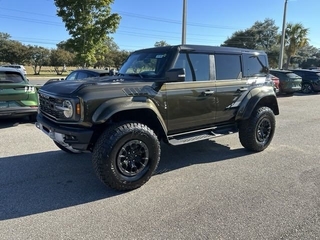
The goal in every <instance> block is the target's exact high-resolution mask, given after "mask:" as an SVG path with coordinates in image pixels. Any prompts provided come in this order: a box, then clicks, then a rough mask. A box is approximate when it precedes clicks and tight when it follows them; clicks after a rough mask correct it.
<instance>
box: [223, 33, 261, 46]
mask: <svg viewBox="0 0 320 240" xmlns="http://www.w3.org/2000/svg"><path fill="white" fill-rule="evenodd" d="M221 46H225V47H238V48H248V49H256V48H257V34H256V32H255V31H253V30H252V29H246V30H245V31H243V30H239V31H236V32H234V33H233V34H232V36H231V37H230V38H228V39H227V40H226V41H224V43H223V44H222V45H221Z"/></svg>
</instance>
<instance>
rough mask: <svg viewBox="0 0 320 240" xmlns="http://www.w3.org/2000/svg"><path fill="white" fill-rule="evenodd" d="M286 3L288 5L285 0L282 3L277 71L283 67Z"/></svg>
mask: <svg viewBox="0 0 320 240" xmlns="http://www.w3.org/2000/svg"><path fill="white" fill-rule="evenodd" d="M287 3H288V0H285V1H284V10H283V22H282V35H281V46H280V56H279V65H278V68H279V69H282V65H283V52H284V39H285V37H286V14H287Z"/></svg>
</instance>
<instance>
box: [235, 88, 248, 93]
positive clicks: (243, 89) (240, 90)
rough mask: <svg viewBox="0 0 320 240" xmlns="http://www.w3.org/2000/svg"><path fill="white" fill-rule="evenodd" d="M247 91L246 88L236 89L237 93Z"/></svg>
mask: <svg viewBox="0 0 320 240" xmlns="http://www.w3.org/2000/svg"><path fill="white" fill-rule="evenodd" d="M247 90H248V88H238V89H237V92H245V91H247Z"/></svg>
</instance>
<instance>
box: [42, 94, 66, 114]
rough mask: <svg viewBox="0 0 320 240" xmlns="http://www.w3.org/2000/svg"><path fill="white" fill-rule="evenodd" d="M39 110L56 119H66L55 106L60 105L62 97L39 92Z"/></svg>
mask: <svg viewBox="0 0 320 240" xmlns="http://www.w3.org/2000/svg"><path fill="white" fill-rule="evenodd" d="M39 101H40V111H41V112H42V113H43V114H45V115H47V116H49V117H51V118H54V119H56V120H59V119H61V120H63V119H66V118H65V116H64V114H63V111H61V110H59V109H57V108H56V106H62V102H63V99H59V98H54V97H51V96H48V95H44V94H39Z"/></svg>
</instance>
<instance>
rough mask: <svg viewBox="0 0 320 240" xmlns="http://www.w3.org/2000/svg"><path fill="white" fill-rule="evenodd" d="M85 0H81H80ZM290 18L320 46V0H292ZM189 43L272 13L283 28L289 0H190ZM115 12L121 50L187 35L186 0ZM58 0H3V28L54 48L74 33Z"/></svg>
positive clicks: (128, 2)
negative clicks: (184, 31) (184, 3)
mask: <svg viewBox="0 0 320 240" xmlns="http://www.w3.org/2000/svg"><path fill="white" fill-rule="evenodd" d="M79 1H81V0H79ZM287 1H288V2H287V11H286V22H290V23H302V24H303V26H304V27H305V28H308V29H309V34H308V38H309V43H310V45H312V46H314V47H317V48H320V25H319V22H320V15H319V9H320V1H319V0H287ZM186 3H187V14H186V18H187V20H186V23H187V26H186V43H187V44H200V45H213V46H218V45H220V44H222V43H223V42H224V41H225V40H227V38H228V37H231V36H232V34H233V33H234V32H235V31H238V30H245V29H247V28H250V27H251V26H252V25H253V24H254V23H255V22H256V21H261V22H263V21H264V20H265V19H267V18H270V19H273V20H275V24H276V26H278V27H279V33H280V32H281V29H282V22H283V14H284V5H285V4H284V3H285V0H268V1H263V0H186ZM111 9H112V12H113V13H118V14H119V15H120V16H121V21H120V25H119V28H118V29H117V31H116V33H115V34H112V35H111V37H113V39H114V41H115V43H116V44H117V45H118V46H119V48H120V49H121V50H128V51H133V50H137V49H141V48H147V47H153V46H154V44H155V43H156V42H158V41H162V40H163V41H166V42H167V43H168V44H170V45H176V44H181V41H182V13H183V11H182V9H183V0H158V1H156V0H114V2H113V4H112V5H111ZM56 10H57V8H56V6H55V4H54V0H0V32H3V33H8V34H10V36H11V39H12V40H17V41H20V42H22V43H23V44H26V45H29V44H30V45H37V46H43V47H46V48H49V49H55V48H56V44H57V43H59V42H61V41H64V40H67V39H68V38H70V35H69V34H68V31H67V30H66V28H65V25H64V23H63V22H62V20H61V18H60V17H58V16H57V15H56Z"/></svg>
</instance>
